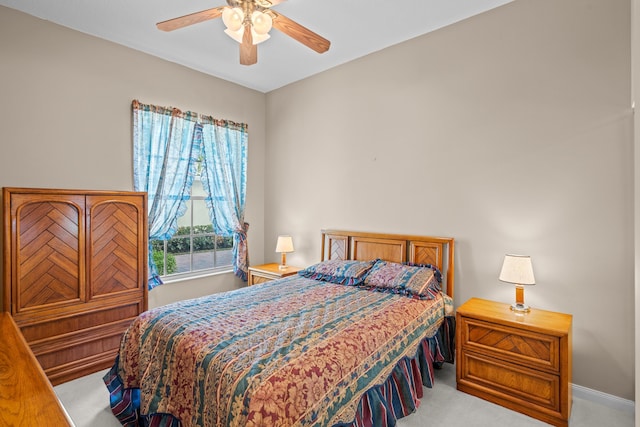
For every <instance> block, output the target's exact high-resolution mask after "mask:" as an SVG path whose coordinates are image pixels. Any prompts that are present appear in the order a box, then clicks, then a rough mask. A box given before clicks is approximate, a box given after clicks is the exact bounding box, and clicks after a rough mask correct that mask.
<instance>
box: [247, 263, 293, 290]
mask: <svg viewBox="0 0 640 427" xmlns="http://www.w3.org/2000/svg"><path fill="white" fill-rule="evenodd" d="M279 266H280V264H277V263H271V264H263V265H255V266H252V267H249V280H248V281H247V285H248V286H252V285H257V284H258V283H264V282H269V281H271V280H277V279H282V278H283V277H287V276H292V275H294V274H296V273H297V272H298V271H300V270H302V268H301V267H294V266H292V265H287V269H286V270H280V268H279Z"/></svg>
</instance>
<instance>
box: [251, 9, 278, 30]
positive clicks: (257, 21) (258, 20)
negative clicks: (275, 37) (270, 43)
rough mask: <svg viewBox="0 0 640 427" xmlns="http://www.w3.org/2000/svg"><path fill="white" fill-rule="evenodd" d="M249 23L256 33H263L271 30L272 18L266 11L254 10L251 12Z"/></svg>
mask: <svg viewBox="0 0 640 427" xmlns="http://www.w3.org/2000/svg"><path fill="white" fill-rule="evenodd" d="M251 25H252V27H253V29H254V30H255V31H256V33H258V34H260V35H264V34H267V33H268V32H269V31H271V27H272V25H273V20H272V19H271V17H270V16H269V15H267V14H266V13H263V12H259V11H257V10H256V11H254V12H253V13H252V14H251Z"/></svg>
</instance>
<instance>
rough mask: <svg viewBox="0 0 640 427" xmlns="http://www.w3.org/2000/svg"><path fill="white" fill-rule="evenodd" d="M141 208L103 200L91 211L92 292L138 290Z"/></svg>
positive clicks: (101, 293)
mask: <svg viewBox="0 0 640 427" xmlns="http://www.w3.org/2000/svg"><path fill="white" fill-rule="evenodd" d="M137 223H138V211H137V209H136V207H135V206H133V205H130V204H128V203H120V202H114V201H109V202H102V203H100V204H97V205H94V207H93V209H92V210H91V232H90V239H91V240H90V242H89V244H90V250H91V258H90V260H91V281H90V283H91V294H92V295H105V294H112V293H116V292H119V291H126V290H130V289H136V288H138V287H139V284H138V265H139V260H138V238H139V237H140V236H139V235H138V225H137Z"/></svg>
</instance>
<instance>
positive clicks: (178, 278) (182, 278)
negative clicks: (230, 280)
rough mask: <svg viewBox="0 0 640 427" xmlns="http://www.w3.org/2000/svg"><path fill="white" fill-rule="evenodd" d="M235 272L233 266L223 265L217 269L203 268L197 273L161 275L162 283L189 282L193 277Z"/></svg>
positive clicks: (198, 277)
mask: <svg viewBox="0 0 640 427" xmlns="http://www.w3.org/2000/svg"><path fill="white" fill-rule="evenodd" d="M227 273H232V274H233V268H232V267H223V268H219V269H215V270H202V271H198V272H195V273H184V274H176V275H173V276H167V277H160V279H161V280H162V283H179V282H187V281H189V280H192V279H201V278H204V277H211V276H219V275H221V274H227Z"/></svg>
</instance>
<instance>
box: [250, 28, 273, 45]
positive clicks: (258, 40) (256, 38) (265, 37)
mask: <svg viewBox="0 0 640 427" xmlns="http://www.w3.org/2000/svg"><path fill="white" fill-rule="evenodd" d="M251 37H252V40H253V44H260V43H262V42H263V41H265V40H268V39H269V37H271V36H270V35H269V34H259V33H258V32H256V30H254V29H253V28H252V29H251Z"/></svg>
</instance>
